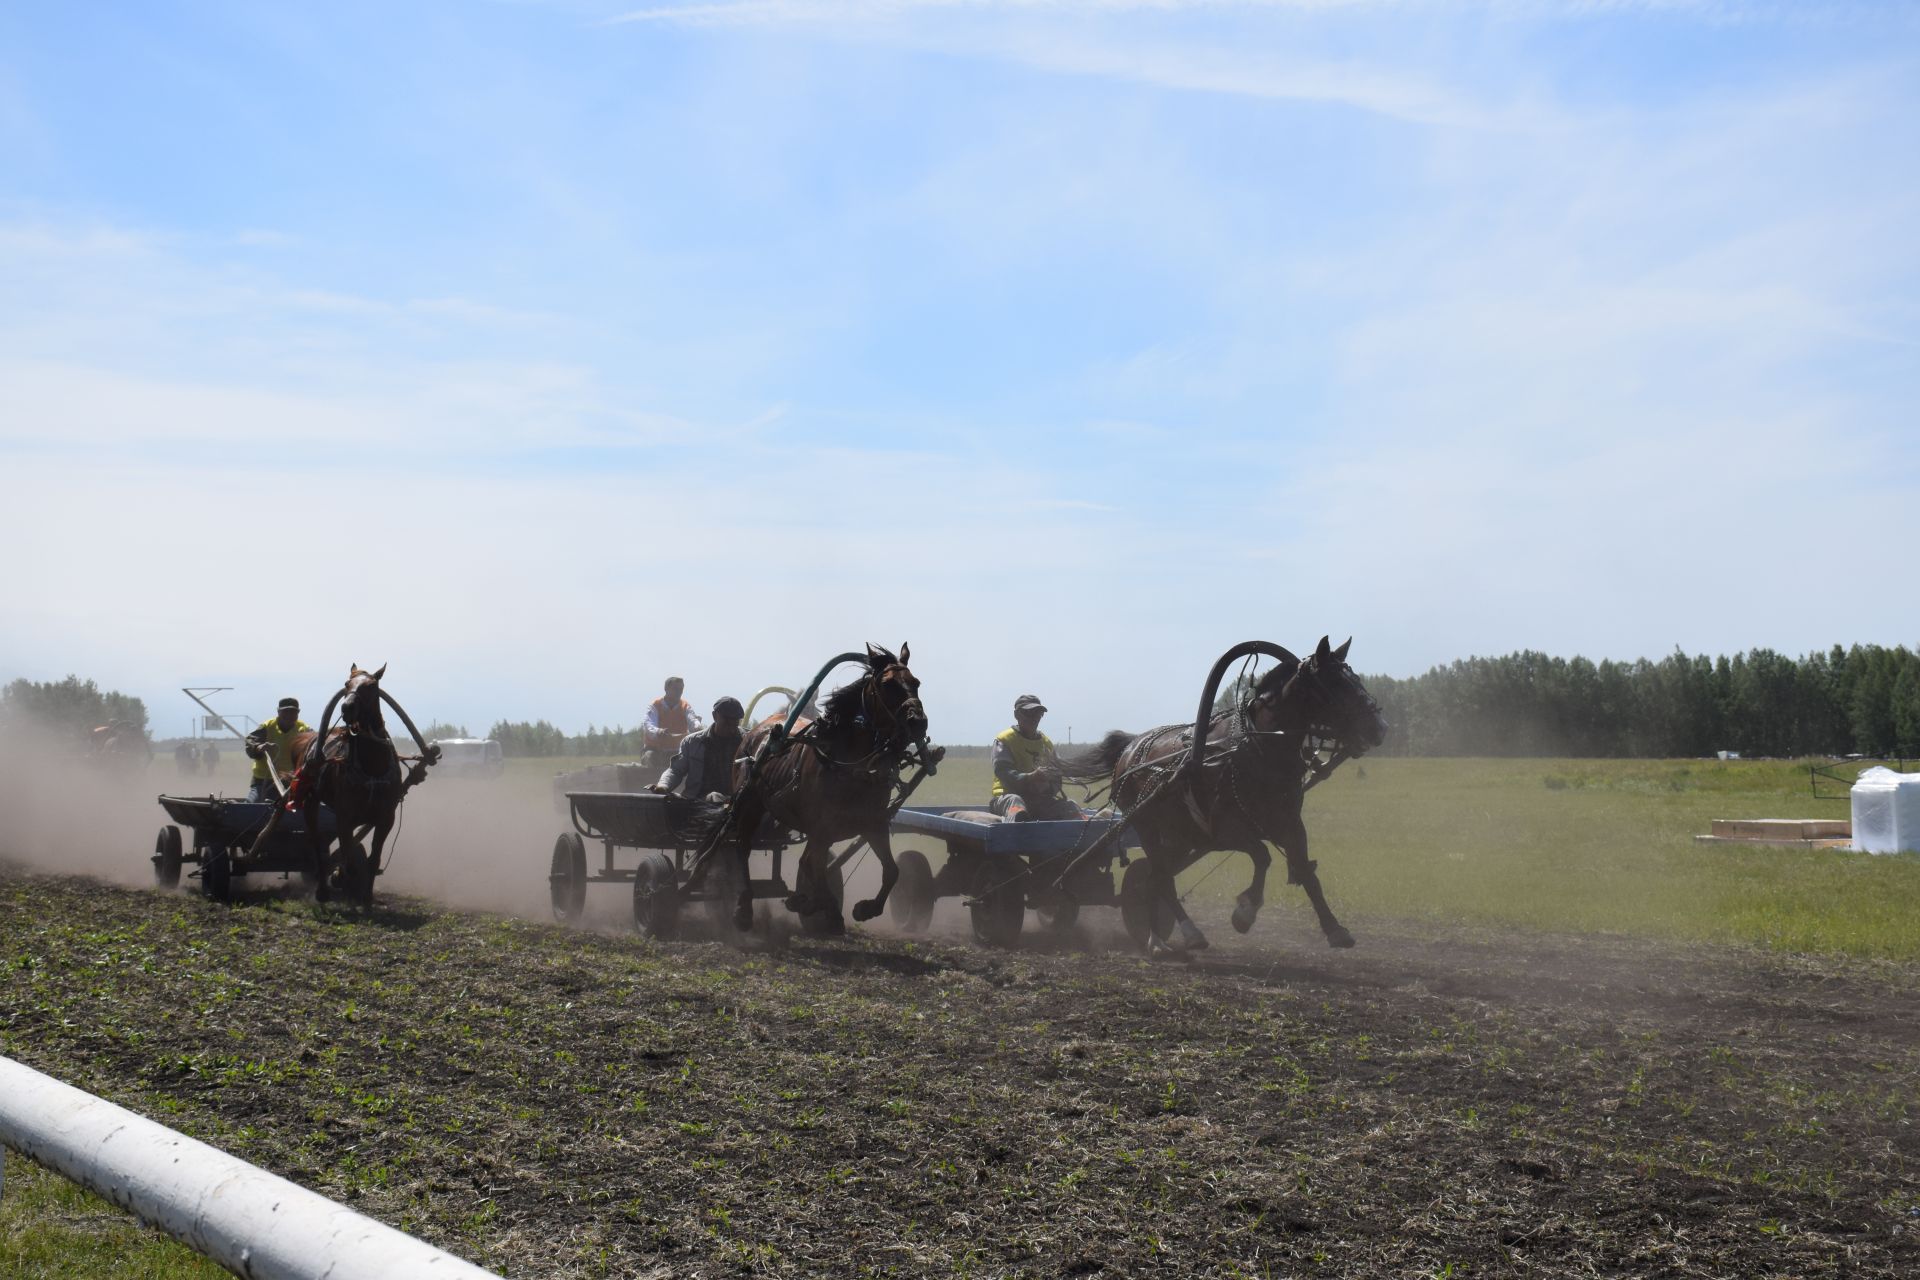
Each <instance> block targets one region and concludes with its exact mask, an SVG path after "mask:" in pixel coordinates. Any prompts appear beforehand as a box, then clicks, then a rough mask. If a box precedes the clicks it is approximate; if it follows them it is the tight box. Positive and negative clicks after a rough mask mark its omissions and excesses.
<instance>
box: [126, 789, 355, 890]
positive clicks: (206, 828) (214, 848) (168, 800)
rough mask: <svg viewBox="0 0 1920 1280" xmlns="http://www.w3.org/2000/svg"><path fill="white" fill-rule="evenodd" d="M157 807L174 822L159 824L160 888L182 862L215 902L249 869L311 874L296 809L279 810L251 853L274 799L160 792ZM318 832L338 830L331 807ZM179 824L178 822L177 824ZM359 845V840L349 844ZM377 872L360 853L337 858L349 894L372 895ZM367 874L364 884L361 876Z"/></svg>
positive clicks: (172, 880)
mask: <svg viewBox="0 0 1920 1280" xmlns="http://www.w3.org/2000/svg"><path fill="white" fill-rule="evenodd" d="M160 807H161V808H162V809H165V810H166V811H167V816H168V817H169V818H172V819H173V822H171V823H168V824H167V825H166V826H164V827H161V828H160V834H159V836H158V837H157V838H156V839H155V841H154V845H153V878H154V880H155V881H157V882H158V883H159V885H160V887H161V888H163V889H171V888H173V887H175V886H176V885H178V884H179V883H180V874H181V871H182V869H183V868H184V867H186V866H187V865H189V864H191V865H193V866H194V867H195V870H194V871H193V872H192V875H193V876H195V877H197V878H198V879H199V881H200V891H201V892H202V893H204V894H206V896H207V897H209V898H212V899H213V900H214V901H216V902H228V901H231V900H232V898H233V891H234V889H235V888H236V887H237V886H236V885H235V884H234V879H235V877H238V876H248V875H275V874H277V875H280V876H281V877H283V878H284V877H286V876H290V875H298V876H301V877H303V878H311V876H312V873H313V844H312V842H311V841H310V839H309V838H308V835H307V827H306V822H305V820H304V819H303V818H302V816H301V814H300V812H299V811H298V810H294V811H292V812H288V813H283V814H281V816H280V823H279V825H278V826H277V827H275V828H274V830H273V831H272V832H271V833H270V834H269V835H268V836H267V838H266V839H265V840H264V841H262V842H261V846H260V848H259V849H258V850H256V851H254V852H253V853H251V854H249V852H248V850H250V849H252V848H253V843H254V841H255V839H256V838H258V837H259V835H260V832H261V830H262V829H263V828H265V827H266V825H267V820H268V818H270V817H271V816H272V815H273V805H272V804H270V803H268V802H267V801H264V800H237V799H228V798H226V797H224V796H161V797H160ZM318 821H319V824H320V834H321V835H323V836H326V837H329V838H331V837H332V836H334V835H335V834H336V832H335V830H334V825H333V810H331V809H329V808H327V807H326V806H325V805H321V806H320V808H319V818H318ZM175 824H178V825H175ZM181 827H185V828H186V829H187V830H189V831H191V832H193V844H192V846H191V847H188V846H187V844H186V842H185V840H184V839H183V838H182V836H181V834H180V828H181ZM352 847H353V848H355V849H357V848H358V847H359V846H357V845H353V846H352ZM379 874H380V873H379V872H378V871H376V870H374V869H373V868H372V867H371V866H370V865H368V863H367V859H366V857H365V855H364V854H363V855H362V856H361V857H360V858H359V859H357V860H356V859H354V858H352V857H351V856H348V857H347V858H345V859H343V860H341V867H340V875H341V876H342V879H343V883H342V885H341V888H342V890H343V891H344V892H345V893H346V894H347V896H348V899H349V900H350V901H354V902H364V901H366V900H368V899H370V898H371V897H372V895H373V879H374V877H376V876H378V875H379ZM363 876H364V877H365V884H364V885H363V884H361V883H360V877H363Z"/></svg>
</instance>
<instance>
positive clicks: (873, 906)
mask: <svg viewBox="0 0 1920 1280" xmlns="http://www.w3.org/2000/svg"><path fill="white" fill-rule="evenodd" d="M879 914H880V904H879V903H878V902H874V901H871V900H869V901H866V902H856V903H854V904H853V918H854V919H855V920H860V921H867V920H871V919H873V918H874V917H875V916H877V915H879Z"/></svg>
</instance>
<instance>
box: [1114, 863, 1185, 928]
mask: <svg viewBox="0 0 1920 1280" xmlns="http://www.w3.org/2000/svg"><path fill="white" fill-rule="evenodd" d="M1120 923H1121V924H1123V925H1125V926H1126V929H1127V936H1128V937H1129V938H1132V939H1133V943H1134V945H1135V946H1137V947H1140V948H1141V949H1143V950H1144V949H1145V948H1146V947H1147V946H1148V945H1149V944H1150V943H1151V942H1153V941H1155V940H1158V941H1160V942H1165V941H1166V940H1167V937H1168V935H1170V934H1171V933H1172V932H1173V909H1172V908H1171V907H1170V906H1169V905H1168V904H1167V895H1166V893H1165V892H1164V891H1163V890H1162V886H1161V883H1160V876H1159V874H1158V873H1157V872H1156V871H1154V869H1153V864H1152V863H1150V862H1148V861H1147V860H1146V859H1145V858H1135V859H1134V860H1133V861H1132V862H1129V863H1128V864H1127V870H1126V873H1125V874H1123V875H1122V876H1121V877H1120Z"/></svg>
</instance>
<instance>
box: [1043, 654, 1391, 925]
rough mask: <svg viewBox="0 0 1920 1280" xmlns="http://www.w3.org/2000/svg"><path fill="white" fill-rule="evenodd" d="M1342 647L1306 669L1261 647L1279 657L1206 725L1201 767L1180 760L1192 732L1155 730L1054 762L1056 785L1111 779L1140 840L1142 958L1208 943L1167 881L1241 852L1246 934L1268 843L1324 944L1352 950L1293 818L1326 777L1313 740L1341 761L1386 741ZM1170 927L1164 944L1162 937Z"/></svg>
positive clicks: (1237, 908)
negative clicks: (1147, 901)
mask: <svg viewBox="0 0 1920 1280" xmlns="http://www.w3.org/2000/svg"><path fill="white" fill-rule="evenodd" d="M1352 643H1353V641H1351V640H1349V641H1347V643H1346V644H1343V645H1341V646H1340V647H1339V648H1338V649H1333V648H1330V647H1329V646H1328V644H1327V638H1326V637H1325V636H1322V637H1321V638H1320V646H1319V648H1317V649H1316V650H1314V653H1313V656H1312V657H1310V658H1308V659H1307V660H1306V661H1305V662H1302V661H1300V660H1299V659H1298V658H1295V657H1294V656H1293V655H1292V654H1291V653H1288V652H1287V651H1286V650H1285V649H1281V648H1279V647H1278V646H1270V647H1269V648H1270V649H1271V650H1273V651H1275V652H1277V653H1278V654H1279V655H1281V657H1280V660H1279V662H1278V663H1277V664H1276V665H1275V666H1273V667H1272V668H1270V669H1268V670H1267V671H1266V672H1265V673H1264V674H1263V675H1262V676H1261V677H1260V679H1259V680H1258V681H1257V682H1255V684H1254V685H1253V687H1252V689H1251V690H1250V691H1249V694H1248V696H1247V697H1246V699H1245V700H1244V702H1242V703H1241V704H1240V705H1238V706H1235V707H1233V708H1231V709H1230V710H1227V711H1224V712H1221V713H1219V714H1216V715H1215V716H1214V717H1213V718H1212V720H1211V721H1210V722H1209V723H1208V732H1207V735H1206V736H1207V750H1206V758H1205V759H1204V760H1202V761H1199V762H1191V761H1190V757H1191V746H1192V739H1193V726H1191V725H1162V726H1161V727H1159V728H1157V729H1150V730H1148V731H1147V732H1145V733H1142V734H1129V733H1123V732H1121V731H1119V730H1115V731H1114V732H1112V733H1109V734H1108V735H1107V736H1106V737H1105V738H1103V739H1102V740H1101V741H1100V743H1099V744H1098V745H1097V746H1095V747H1093V748H1092V749H1091V750H1089V751H1086V752H1082V753H1079V754H1077V755H1073V756H1068V757H1066V758H1064V759H1063V760H1062V773H1063V776H1065V777H1068V778H1075V779H1080V780H1082V781H1088V780H1093V779H1111V787H1112V793H1111V794H1112V798H1113V804H1114V807H1115V808H1116V809H1118V810H1120V811H1121V812H1123V813H1125V814H1126V815H1127V820H1128V822H1129V823H1130V824H1131V825H1132V827H1133V829H1134V831H1135V833H1136V834H1137V835H1138V836H1139V837H1140V846H1141V848H1142V849H1143V850H1144V851H1145V853H1146V855H1147V864H1148V867H1149V869H1150V873H1151V875H1152V877H1153V880H1152V889H1153V895H1152V902H1153V911H1152V923H1151V926H1150V930H1149V932H1150V935H1151V942H1150V944H1149V945H1150V946H1151V947H1152V948H1154V949H1167V950H1176V951H1178V950H1185V951H1197V950H1200V949H1202V948H1204V947H1205V946H1206V945H1207V939H1206V935H1205V934H1203V933H1201V932H1200V929H1199V927H1198V926H1196V925H1195V924H1194V923H1193V921H1192V920H1190V919H1189V918H1188V917H1187V913H1186V909H1185V908H1184V907H1182V906H1181V904H1180V899H1179V897H1178V895H1177V894H1176V893H1175V892H1174V877H1175V876H1177V875H1179V874H1180V873H1181V872H1182V871H1184V870H1186V869H1187V868H1188V867H1190V866H1192V865H1193V864H1194V863H1195V862H1197V861H1198V860H1199V859H1200V858H1201V857H1202V856H1203V855H1204V854H1206V853H1208V852H1210V851H1212V850H1216V849H1230V850H1239V851H1242V852H1244V853H1245V854H1246V855H1247V857H1249V858H1251V859H1252V860H1253V882H1252V883H1251V884H1250V885H1248V886H1247V888H1246V890H1245V891H1244V892H1242V893H1241V894H1240V896H1239V898H1238V899H1237V900H1236V903H1235V905H1234V909H1233V927H1234V928H1235V929H1237V930H1238V931H1239V932H1241V933H1245V932H1247V931H1248V930H1249V929H1251V928H1253V923H1254V920H1255V919H1256V918H1257V917H1258V915H1259V913H1260V907H1261V905H1262V904H1263V903H1264V902H1265V901H1266V886H1267V867H1268V866H1269V865H1270V863H1271V861H1272V859H1271V857H1270V855H1269V854H1268V853H1267V841H1269V840H1270V841H1272V842H1273V843H1274V844H1276V845H1278V846H1279V847H1280V848H1281V849H1282V850H1283V851H1284V852H1285V854H1286V858H1287V880H1288V882H1289V883H1290V884H1297V885H1299V886H1300V887H1301V888H1303V889H1305V890H1306V894H1307V900H1308V901H1309V902H1311V903H1312V904H1313V911H1314V914H1315V915H1316V916H1317V917H1319V920H1320V929H1321V932H1323V933H1324V934H1326V937H1327V944H1328V945H1329V946H1334V947H1351V946H1352V945H1353V935H1352V934H1351V933H1348V932H1347V930H1346V929H1345V928H1344V927H1342V926H1341V924H1340V922H1339V921H1338V920H1336V919H1335V918H1334V915H1333V910H1332V908H1330V907H1328V906H1327V896H1326V894H1325V893H1324V892H1322V890H1321V888H1320V876H1319V874H1318V872H1317V870H1316V868H1317V865H1318V864H1316V863H1315V862H1314V861H1313V860H1312V859H1311V858H1309V857H1308V856H1307V828H1306V825H1305V823H1304V822H1303V821H1302V820H1301V817H1300V808H1301V802H1302V801H1303V800H1304V798H1305V796H1306V790H1307V787H1308V786H1310V785H1311V782H1310V779H1311V778H1313V777H1314V776H1315V774H1316V771H1318V772H1319V773H1320V776H1324V773H1325V772H1330V771H1331V766H1320V765H1319V763H1318V758H1317V756H1316V755H1315V752H1314V742H1315V740H1316V739H1317V740H1321V741H1325V740H1328V739H1332V740H1334V741H1336V742H1338V743H1339V744H1340V747H1341V751H1340V753H1339V754H1338V755H1337V756H1336V757H1335V759H1336V760H1339V759H1345V758H1347V757H1348V756H1351V755H1358V754H1360V753H1362V752H1364V751H1366V750H1367V749H1368V748H1370V747H1376V746H1378V745H1380V743H1381V742H1382V741H1383V740H1384V739H1385V737H1386V734H1387V722H1386V720H1385V719H1384V718H1383V717H1382V716H1381V714H1380V708H1379V706H1378V705H1377V704H1376V703H1375V702H1374V700H1373V699H1372V698H1371V697H1370V696H1369V695H1368V694H1367V691H1366V688H1365V686H1363V685H1362V684H1361V683H1360V680H1359V677H1357V676H1355V675H1354V673H1353V668H1351V667H1349V666H1348V665H1347V649H1348V648H1349V647H1350V646H1351V645H1352ZM1196 766H1197V767H1196ZM1176 925H1177V926H1178V928H1179V935H1180V936H1179V940H1178V943H1177V944H1174V943H1171V942H1170V941H1169V939H1168V937H1167V936H1166V935H1170V934H1171V933H1172V931H1173V928H1174V926H1176Z"/></svg>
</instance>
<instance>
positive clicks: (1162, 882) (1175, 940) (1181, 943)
mask: <svg viewBox="0 0 1920 1280" xmlns="http://www.w3.org/2000/svg"><path fill="white" fill-rule="evenodd" d="M1140 849H1141V852H1143V853H1145V854H1146V855H1147V869H1148V870H1149V871H1150V872H1152V875H1153V878H1152V880H1151V881H1150V882H1149V884H1150V886H1151V888H1152V890H1153V913H1152V921H1153V924H1152V926H1150V927H1149V928H1148V930H1147V954H1148V955H1151V956H1156V957H1160V958H1163V959H1165V958H1172V959H1186V958H1187V957H1188V956H1189V955H1190V954H1191V953H1192V952H1195V951H1205V950H1206V949H1207V945H1208V943H1207V935H1206V934H1204V933H1202V932H1200V926H1199V925H1196V924H1195V923H1194V922H1193V920H1192V918H1191V917H1189V916H1188V915H1187V909H1186V907H1184V906H1182V905H1181V902H1180V895H1179V894H1178V893H1176V892H1175V891H1174V878H1175V877H1176V876H1178V875H1179V874H1180V872H1182V871H1184V870H1185V869H1186V868H1187V867H1189V866H1191V865H1193V861H1194V858H1195V856H1196V855H1194V854H1191V853H1186V854H1183V853H1180V852H1178V850H1179V849H1180V845H1179V844H1178V843H1177V842H1174V841H1171V840H1169V839H1167V838H1166V836H1165V835H1164V833H1161V832H1153V833H1148V832H1147V831H1144V830H1143V831H1141V832H1140ZM1163 920H1164V921H1166V922H1167V928H1166V933H1167V935H1168V936H1167V937H1166V939H1165V940H1164V941H1163V940H1162V939H1161V937H1160V933H1161V930H1160V929H1159V928H1158V927H1155V926H1157V925H1158V923H1159V922H1160V921H1163Z"/></svg>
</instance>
